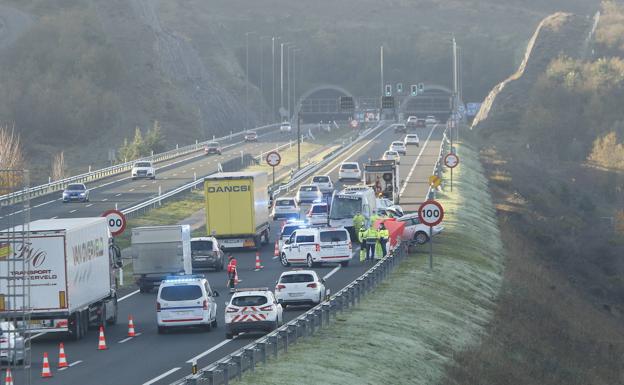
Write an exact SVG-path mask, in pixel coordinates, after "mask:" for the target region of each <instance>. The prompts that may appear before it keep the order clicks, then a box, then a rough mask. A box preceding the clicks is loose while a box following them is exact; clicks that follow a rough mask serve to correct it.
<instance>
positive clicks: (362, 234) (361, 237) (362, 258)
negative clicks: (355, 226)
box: [358, 225, 366, 262]
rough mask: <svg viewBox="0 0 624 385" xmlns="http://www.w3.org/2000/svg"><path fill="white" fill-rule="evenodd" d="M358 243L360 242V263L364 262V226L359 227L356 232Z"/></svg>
mask: <svg viewBox="0 0 624 385" xmlns="http://www.w3.org/2000/svg"><path fill="white" fill-rule="evenodd" d="M358 241H359V242H360V262H364V261H365V260H366V226H364V225H362V226H360V230H358Z"/></svg>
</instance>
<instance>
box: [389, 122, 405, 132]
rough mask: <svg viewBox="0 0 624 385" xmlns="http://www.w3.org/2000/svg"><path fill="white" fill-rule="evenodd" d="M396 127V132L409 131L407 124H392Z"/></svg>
mask: <svg viewBox="0 0 624 385" xmlns="http://www.w3.org/2000/svg"><path fill="white" fill-rule="evenodd" d="M392 126H393V127H394V132H407V127H406V126H405V124H402V123H397V124H393V125H392Z"/></svg>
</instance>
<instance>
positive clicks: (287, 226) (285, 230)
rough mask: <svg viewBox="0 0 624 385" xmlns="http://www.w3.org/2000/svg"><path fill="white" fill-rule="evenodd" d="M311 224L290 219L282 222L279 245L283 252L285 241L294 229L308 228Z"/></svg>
mask: <svg viewBox="0 0 624 385" xmlns="http://www.w3.org/2000/svg"><path fill="white" fill-rule="evenodd" d="M309 227H310V225H309V224H308V223H306V222H304V221H288V222H284V223H283V224H282V228H281V230H280V234H279V238H278V239H277V246H278V249H279V251H280V253H281V251H282V247H284V242H285V241H286V240H287V239H288V238H290V234H292V233H293V231H295V230H298V229H307V228H309Z"/></svg>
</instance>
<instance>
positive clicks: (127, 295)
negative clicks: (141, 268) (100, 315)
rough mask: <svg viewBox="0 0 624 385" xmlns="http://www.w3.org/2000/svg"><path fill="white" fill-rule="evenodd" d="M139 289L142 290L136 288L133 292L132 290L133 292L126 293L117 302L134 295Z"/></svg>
mask: <svg viewBox="0 0 624 385" xmlns="http://www.w3.org/2000/svg"><path fill="white" fill-rule="evenodd" d="M139 291H140V290H135V291H133V292H132V293H130V294H126V295H124V296H123V297H121V298H119V299H118V300H117V302H121V301H123V300H124V299H126V298H130V297H132V296H133V295H135V294H137V293H138V292H139Z"/></svg>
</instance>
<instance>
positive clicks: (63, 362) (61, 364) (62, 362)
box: [58, 342, 69, 368]
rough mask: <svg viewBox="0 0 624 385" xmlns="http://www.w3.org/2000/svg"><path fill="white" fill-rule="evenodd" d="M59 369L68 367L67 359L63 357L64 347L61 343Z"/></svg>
mask: <svg viewBox="0 0 624 385" xmlns="http://www.w3.org/2000/svg"><path fill="white" fill-rule="evenodd" d="M58 367H59V368H67V367H69V365H68V364H67V357H66V356H65V345H63V343H62V342H61V343H60V344H59V363H58Z"/></svg>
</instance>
